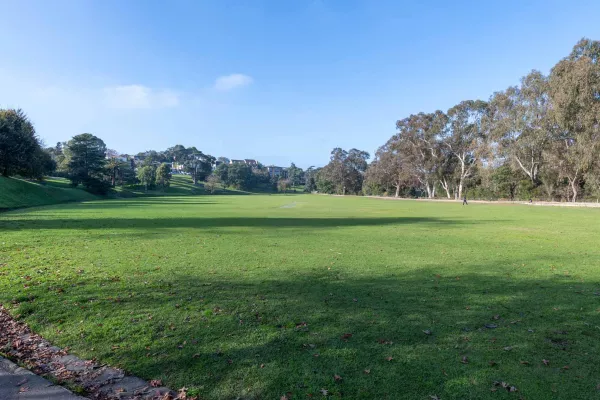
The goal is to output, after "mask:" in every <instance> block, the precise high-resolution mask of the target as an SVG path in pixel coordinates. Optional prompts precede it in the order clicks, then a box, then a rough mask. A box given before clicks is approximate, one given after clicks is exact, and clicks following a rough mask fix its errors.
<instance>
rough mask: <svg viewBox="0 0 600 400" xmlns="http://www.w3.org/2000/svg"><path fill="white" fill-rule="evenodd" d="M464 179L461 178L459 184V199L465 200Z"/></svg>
mask: <svg viewBox="0 0 600 400" xmlns="http://www.w3.org/2000/svg"><path fill="white" fill-rule="evenodd" d="M462 192H463V178H462V177H461V178H460V182H459V183H458V198H459V199H462V198H463V194H462Z"/></svg>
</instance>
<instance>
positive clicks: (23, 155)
mask: <svg viewBox="0 0 600 400" xmlns="http://www.w3.org/2000/svg"><path fill="white" fill-rule="evenodd" d="M172 166H175V167H176V170H175V171H173V170H172ZM215 167H216V168H215ZM0 168H1V170H0V172H1V173H2V175H3V176H5V177H9V176H19V177H22V178H31V179H38V180H41V179H43V177H45V176H49V175H56V176H62V177H66V178H68V179H69V180H70V181H71V183H72V185H73V186H74V187H76V186H82V187H83V188H84V189H85V190H87V191H89V192H92V193H95V194H106V193H108V192H109V191H110V190H111V188H113V187H116V186H131V185H141V186H142V187H143V188H144V189H145V190H151V189H161V190H165V189H166V188H168V187H169V186H170V183H171V180H172V176H173V173H174V172H177V173H180V172H181V173H185V174H187V175H189V176H190V177H191V179H192V181H193V183H194V185H196V184H198V183H199V182H201V181H204V187H205V188H206V189H207V190H208V191H209V192H211V193H212V192H215V191H216V189H217V188H218V187H220V186H223V187H231V188H236V189H241V190H258V191H276V190H280V191H287V190H288V188H290V187H294V186H298V185H300V184H301V183H303V179H304V171H303V170H302V169H301V168H298V167H296V166H295V165H294V164H293V163H292V164H291V166H290V167H289V168H288V169H287V171H286V172H287V174H286V175H285V176H272V175H270V174H269V171H268V169H267V167H265V166H263V165H262V164H260V163H257V164H256V165H247V164H229V160H228V159H226V158H224V157H221V158H219V159H216V158H215V157H213V156H211V155H209V154H205V153H203V152H202V151H200V150H198V149H197V148H196V147H193V146H192V147H185V146H183V145H176V146H173V147H170V148H168V149H166V150H164V151H155V150H149V151H145V152H140V153H137V154H136V155H134V156H129V155H120V154H119V153H118V152H117V151H115V150H111V149H108V148H107V146H106V144H105V143H104V141H103V140H102V139H100V138H99V137H97V136H94V135H92V134H90V133H83V134H80V135H76V136H74V137H73V138H72V139H71V140H69V141H66V142H59V143H57V144H56V146H54V147H46V148H45V147H44V146H43V143H42V142H41V140H40V139H39V137H38V136H37V135H36V132H35V129H34V126H33V124H32V123H31V121H29V119H28V117H27V115H26V114H25V113H24V112H23V111H22V110H10V109H9V110H0Z"/></svg>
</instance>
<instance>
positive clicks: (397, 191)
mask: <svg viewBox="0 0 600 400" xmlns="http://www.w3.org/2000/svg"><path fill="white" fill-rule="evenodd" d="M399 196H400V185H397V186H396V194H395V195H394V197H399Z"/></svg>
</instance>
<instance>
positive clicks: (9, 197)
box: [0, 176, 97, 211]
mask: <svg viewBox="0 0 600 400" xmlns="http://www.w3.org/2000/svg"><path fill="white" fill-rule="evenodd" d="M96 198H97V197H96V196H94V195H93V194H90V193H88V192H86V191H84V190H81V189H74V188H72V187H70V185H69V184H68V181H67V180H65V179H61V178H50V179H48V180H47V181H45V182H43V183H38V182H30V181H26V180H22V179H15V178H4V177H1V176H0V211H2V210H3V209H11V208H19V207H34V206H43V205H48V204H56V203H64V202H69V201H84V200H93V199H96Z"/></svg>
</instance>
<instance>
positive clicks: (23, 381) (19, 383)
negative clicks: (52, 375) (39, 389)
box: [15, 378, 27, 386]
mask: <svg viewBox="0 0 600 400" xmlns="http://www.w3.org/2000/svg"><path fill="white" fill-rule="evenodd" d="M26 383H27V378H24V379H23V380H22V381H20V382H18V383H17V384H16V385H15V386H21V385H24V384H26Z"/></svg>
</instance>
